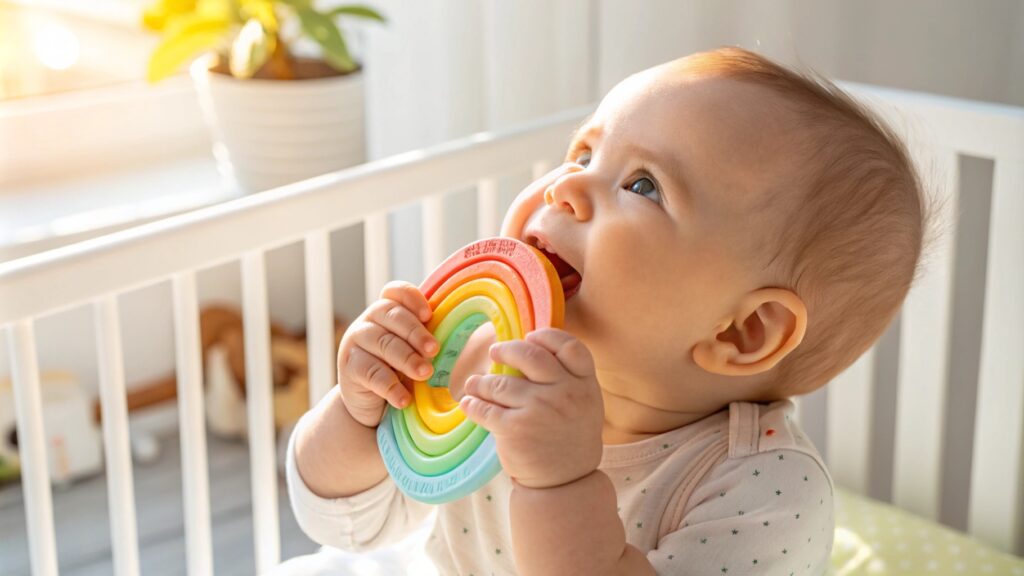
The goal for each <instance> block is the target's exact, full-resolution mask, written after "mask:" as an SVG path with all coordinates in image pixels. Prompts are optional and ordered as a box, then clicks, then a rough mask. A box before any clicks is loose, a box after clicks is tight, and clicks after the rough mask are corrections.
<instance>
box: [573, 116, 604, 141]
mask: <svg viewBox="0 0 1024 576" xmlns="http://www.w3.org/2000/svg"><path fill="white" fill-rule="evenodd" d="M593 118H594V114H593V113H591V114H590V116H587V117H586V118H585V119H584V120H583V122H580V125H579V126H577V127H576V129H575V130H573V131H572V137H571V138H569V143H570V144H572V143H573V142H576V141H577V140H585V139H587V138H589V137H591V136H600V134H601V127H600V126H599V125H597V124H590V121H591V120H592V119H593Z"/></svg>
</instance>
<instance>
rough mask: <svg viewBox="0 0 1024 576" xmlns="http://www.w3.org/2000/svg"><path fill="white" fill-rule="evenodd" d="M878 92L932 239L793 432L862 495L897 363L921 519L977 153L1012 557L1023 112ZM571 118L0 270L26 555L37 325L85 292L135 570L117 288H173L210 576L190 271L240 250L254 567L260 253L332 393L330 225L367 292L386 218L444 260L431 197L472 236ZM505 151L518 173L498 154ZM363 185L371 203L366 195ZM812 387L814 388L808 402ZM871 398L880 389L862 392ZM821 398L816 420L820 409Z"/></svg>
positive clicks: (983, 385) (996, 488) (909, 498)
mask: <svg viewBox="0 0 1024 576" xmlns="http://www.w3.org/2000/svg"><path fill="white" fill-rule="evenodd" d="M846 87H847V88H849V89H850V90H852V91H853V92H854V93H855V94H857V95H858V96H861V97H864V98H866V99H867V100H869V101H871V102H874V103H876V105H877V106H878V107H879V109H880V110H882V111H883V112H884V113H885V114H886V115H887V116H889V117H890V118H891V119H893V121H894V123H895V124H896V125H897V127H898V128H899V129H900V130H901V131H902V132H903V133H904V134H905V135H907V137H908V139H909V141H910V143H911V147H912V149H913V151H914V154H915V155H916V156H917V158H919V159H922V160H923V161H924V162H925V164H926V166H934V170H926V172H927V173H928V174H936V175H938V178H937V179H933V180H932V183H933V184H936V185H937V186H934V185H933V186H932V189H933V190H936V191H937V192H938V193H940V194H941V195H943V197H944V198H945V199H946V200H947V202H946V203H945V204H944V208H943V209H942V219H943V221H944V222H945V228H946V234H945V235H944V236H942V237H941V239H940V241H939V242H937V243H936V244H935V246H934V250H933V253H932V255H931V257H930V259H929V262H928V267H927V273H926V274H925V275H924V276H923V277H922V278H921V280H920V282H919V283H918V284H917V285H916V287H915V288H914V289H913V291H912V293H911V296H910V299H909V300H908V302H907V304H906V306H905V307H904V310H903V313H902V316H901V319H900V322H899V332H898V334H897V336H896V337H895V338H890V339H888V340H883V341H882V342H881V343H880V344H879V345H878V346H876V347H875V348H873V349H872V350H871V351H869V352H868V353H867V354H865V355H864V356H863V357H862V358H861V359H860V360H859V361H858V362H857V363H856V364H855V365H854V366H853V367H851V368H850V369H849V370H848V371H847V372H846V373H844V374H843V375H842V376H841V377H840V378H838V379H837V381H836V382H834V383H833V384H832V385H830V386H829V388H828V393H827V397H820V396H819V400H815V399H814V398H810V399H808V400H806V401H803V402H802V403H801V418H802V419H804V420H805V421H806V422H807V424H806V425H807V426H808V427H809V428H813V423H814V422H818V424H819V425H820V427H821V428H822V430H823V431H824V432H825V436H826V440H825V444H826V445H825V446H824V448H825V452H826V454H827V455H828V457H829V460H830V466H831V468H832V471H833V473H834V476H835V477H836V479H837V481H838V482H839V483H841V484H842V485H844V486H846V487H848V488H850V489H852V490H854V491H859V492H867V491H868V484H869V482H870V478H871V470H872V458H873V451H874V450H873V449H874V447H875V444H877V442H873V441H872V428H873V422H874V421H875V419H874V418H873V415H874V412H875V410H873V406H874V405H875V404H877V402H873V398H875V396H874V395H875V394H877V393H878V390H877V389H876V387H875V380H876V378H875V375H876V372H877V371H876V370H875V366H876V360H877V359H878V358H879V357H881V356H885V355H888V356H889V357H893V358H896V359H897V360H898V363H897V372H896V381H897V397H898V402H897V403H896V408H895V425H894V436H893V438H894V440H893V441H892V445H891V449H892V453H893V466H892V473H891V489H892V501H893V502H894V503H895V504H896V505H898V506H901V507H903V508H906V509H909V510H912V511H914V512H916V513H918V514H920V515H922V516H924V517H926V518H931V519H938V518H939V511H940V503H941V499H942V496H943V490H947V491H948V490H949V489H950V487H949V486H944V484H943V454H944V444H945V442H944V438H945V434H944V429H945V427H946V426H947V424H948V423H947V422H946V414H947V402H948V399H949V398H950V394H949V393H948V388H947V381H948V371H949V370H948V368H949V361H948V360H949V358H948V356H949V352H948V351H949V349H950V341H951V338H952V335H953V334H955V331H956V330H958V329H959V328H960V327H959V326H958V325H957V324H956V323H954V318H955V314H954V310H955V305H956V301H955V298H954V295H955V293H956V290H955V281H954V280H955V278H956V272H957V270H958V266H959V265H960V264H961V263H960V262H957V261H956V260H957V258H956V257H955V256H956V254H957V252H956V245H957V244H956V242H957V238H958V235H957V231H958V225H957V219H956V218H955V217H954V215H955V214H957V212H958V206H959V193H958V190H959V186H958V182H959V179H958V176H957V174H958V165H959V163H958V158H959V157H961V156H963V155H968V156H974V157H980V158H987V159H990V160H993V161H994V172H993V183H992V186H991V210H990V212H989V218H988V227H987V230H988V232H987V251H986V253H985V256H986V263H985V268H984V270H985V273H984V277H985V278H984V283H983V285H984V294H983V314H982V316H983V317H982V319H981V323H980V342H979V343H978V344H977V345H978V346H980V361H979V364H978V366H979V367H978V370H977V374H976V382H977V395H976V410H975V414H976V416H975V422H976V424H975V426H974V428H973V451H972V453H973V458H972V463H971V465H970V468H971V474H970V488H969V515H968V525H967V527H968V531H969V532H970V533H972V534H973V535H976V536H977V537H979V538H981V539H983V540H985V541H987V542H989V543H991V544H993V545H994V546H996V547H997V548H999V549H1002V550H1004V551H1009V552H1015V553H1017V554H1021V553H1024V546H1022V541H1024V534H1022V526H1021V523H1022V518H1024V493H1022V485H1024V224H1022V223H1024V109H1021V108H1013V107H1008V106H1000V105H991V104H981V103H974V102H967V101H963V100H956V99H951V98H944V97H936V96H931V95H925V94H916V93H909V92H903V91H895V90H886V89H879V88H874V87H868V86H859V85H846ZM587 112H588V110H577V111H572V112H568V113H565V114H562V115H559V116H556V117H553V118H549V119H546V120H544V121H542V122H538V123H535V124H531V125H528V126H525V127H523V128H521V129H519V130H516V131H512V132H506V133H501V134H480V135H476V136H473V137H470V138H466V139H463V140H459V141H456V142H452V143H448V144H445V145H442V146H438V147H435V148H432V149H430V150H426V151H417V152H411V153H407V154H403V155H399V156H396V157H392V158H388V159H385V160H382V161H379V162H374V163H370V164H367V165H363V166H359V167H356V168H353V169H349V170H345V171H342V172H338V173H332V174H327V175H324V176H321V177H317V178H313V179H311V180H307V181H304V182H299V183H296V184H293V185H289V186H286V187H283V188H279V189H276V190H271V191H268V192H264V193H261V194H257V195H253V196H248V197H244V198H240V199H238V200H234V201H231V202H227V203H224V204H221V205H217V206H213V207H210V208H207V209H203V210H199V211H196V212H192V213H188V214H183V215H180V216H176V217H173V218H169V219H166V220H162V221H159V222H154V223H151V224H147V225H144V226H140V227H138V228H134V229H131V230H126V231H123V232H119V233H116V234H112V235H109V236H106V237H102V238H98V239H95V240H90V241H87V242H83V243H80V244H76V245H73V246H68V247H65V248H61V249H57V250H53V251H51V252H46V253H43V254H38V255H35V256H31V257H27V258H23V259H20V260H16V261H12V262H7V263H4V264H0V325H2V326H4V327H5V328H6V331H7V338H8V342H9V348H10V357H11V366H12V376H13V381H14V391H15V403H16V412H17V429H18V435H19V438H20V439H21V441H20V446H21V457H22V476H23V486H24V492H25V500H26V510H27V516H28V517H27V525H28V530H29V543H30V550H29V553H30V556H31V565H32V569H33V573H34V574H39V575H51V574H56V573H57V556H56V542H55V531H54V521H53V510H52V500H51V498H52V495H51V490H50V484H49V481H48V475H47V456H46V449H47V448H46V445H45V443H44V435H43V424H42V422H43V416H42V407H41V400H40V392H39V368H38V364H37V355H36V344H35V336H34V330H33V326H34V322H35V320H36V319H38V318H40V317H42V316H46V315H49V314H52V313H54V312H57V311H60V310H64V309H67V308H69V307H72V306H77V305H81V304H83V303H88V304H91V306H92V307H93V309H94V314H95V316H94V317H95V330H96V341H97V346H98V353H99V366H100V377H101V386H100V394H101V403H102V409H103V413H104V415H105V417H104V418H103V439H104V446H105V453H106V466H107V477H108V487H109V488H108V491H109V507H110V530H111V534H112V542H113V555H114V566H115V567H116V572H117V574H119V575H130V574H138V573H139V552H138V539H137V531H136V512H135V504H134V502H135V499H134V490H133V477H132V467H131V456H130V451H129V437H128V426H127V423H128V420H127V410H126V405H125V382H124V369H123V360H124V359H123V356H122V341H121V335H120V328H119V310H118V303H117V297H118V295H119V294H123V293H126V292H129V291H132V290H134V289H137V288H140V287H142V286H145V285H150V284H153V283H156V282H160V281H166V280H168V279H170V280H171V282H172V285H173V299H174V311H175V312H174V314H175V329H176V348H177V358H176V361H177V373H178V375H179V381H178V392H179V394H178V398H179V403H178V410H179V421H180V438H181V445H182V475H183V485H184V491H185V521H186V548H187V566H188V572H189V574H210V573H212V572H213V562H212V544H211V542H212V540H211V525H210V502H209V483H208V480H207V478H208V473H207V448H206V440H205V423H204V411H203V394H202V389H203V383H202V370H201V364H202V359H201V353H200V344H199V327H198V305H197V297H196V272H197V271H198V270H200V269H202V268H205V267H209V266H212V265H214V264H218V263H223V262H227V261H232V260H240V261H241V274H242V283H243V302H244V318H245V352H246V375H247V382H248V383H249V384H248V389H249V393H248V398H247V402H248V419H249V422H250V427H249V430H250V432H249V441H250V446H251V459H250V466H251V475H252V479H253V481H252V492H253V498H252V502H253V506H254V510H253V522H254V534H255V551H256V566H257V570H258V571H259V572H263V571H266V570H267V569H268V568H269V567H271V566H273V565H275V564H276V563H278V562H279V561H280V560H281V558H280V545H279V530H278V515H277V514H278V508H277V505H276V502H277V483H276V471H275V465H274V457H273V453H274V447H273V436H272V435H273V425H272V414H271V374H270V361H269V344H270V342H269V336H268V335H269V321H268V312H267V279H266V274H265V268H264V254H265V253H266V252H267V251H268V250H269V249H272V248H275V247H278V246H282V245H284V244H287V243H291V242H295V241H299V240H301V241H302V242H303V243H304V246H305V267H306V268H305V275H306V278H305V284H306V291H307V293H306V299H307V318H308V324H307V333H308V337H309V342H310V346H309V350H310V358H309V362H310V381H311V397H312V400H313V401H314V402H315V401H316V400H317V399H318V398H320V397H321V396H322V395H323V394H324V393H325V392H326V391H327V389H329V387H330V386H331V384H332V382H333V380H334V376H333V370H334V367H333V366H332V363H331V362H330V360H329V359H330V358H331V357H332V350H331V348H332V347H333V324H332V314H333V313H332V310H333V307H332V296H331V294H332V290H331V273H330V271H331V269H330V262H331V259H330V245H329V243H328V235H329V233H330V232H331V231H333V230H337V229H339V228H343V227H346V226H351V225H356V224H360V223H361V224H362V225H363V231H364V251H365V278H366V282H365V283H366V295H367V299H368V300H369V299H371V298H373V297H374V296H375V295H376V294H377V293H378V292H379V289H380V287H381V286H382V285H383V284H384V283H385V282H386V281H387V280H388V277H389V260H388V252H389V250H388V239H389V230H388V220H387V215H388V212H389V211H391V210H393V209H396V208H398V207H401V206H403V205H407V204H411V203H414V202H420V203H422V208H423V210H422V214H423V238H422V250H423V261H424V268H425V269H428V270H429V269H430V268H431V267H433V266H434V265H436V264H437V263H439V262H440V261H441V260H442V259H443V257H444V256H445V255H446V253H445V250H444V231H445V210H444V208H443V199H444V195H445V194H446V193H447V192H450V191H452V190H454V189H457V188H459V187H465V186H473V185H475V186H476V190H477V192H476V197H477V221H476V230H477V232H478V234H479V236H481V237H483V236H490V235H495V234H496V233H497V232H498V227H499V222H500V209H501V207H500V206H499V204H500V202H499V194H498V178H499V177H501V176H502V175H504V174H507V173H509V172H510V171H512V170H516V169H524V168H526V167H531V168H532V170H533V173H534V174H535V175H539V174H540V173H542V172H543V171H545V170H546V169H547V168H548V167H549V166H551V165H552V164H553V162H555V161H557V159H558V158H560V157H561V155H562V153H563V149H564V147H565V145H566V144H567V141H568V136H569V134H570V133H571V131H572V129H573V128H575V127H576V125H577V124H578V123H579V122H580V120H581V119H582V118H583V117H584V115H585V114H586V113H587ZM510 159H514V160H516V161H521V162H520V164H518V165H512V164H510V162H509V160H510ZM368 190H373V191H377V192H376V193H375V194H373V195H371V194H369V193H368V192H367V191H368ZM821 398H825V399H824V401H821V400H820V399H821ZM876 400H877V399H876ZM823 409H824V412H821V410H823Z"/></svg>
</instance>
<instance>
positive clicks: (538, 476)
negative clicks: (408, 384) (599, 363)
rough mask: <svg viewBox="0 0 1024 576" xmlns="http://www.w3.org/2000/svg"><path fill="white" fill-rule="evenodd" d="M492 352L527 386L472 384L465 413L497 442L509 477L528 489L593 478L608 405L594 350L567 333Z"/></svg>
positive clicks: (549, 333)
mask: <svg viewBox="0 0 1024 576" xmlns="http://www.w3.org/2000/svg"><path fill="white" fill-rule="evenodd" d="M490 352H491V359H492V360H494V361H495V362H498V363H501V364H507V365H509V366H511V367H513V368H516V369H518V370H519V371H520V372H522V373H523V376H524V377H525V378H515V377H512V376H506V375H501V374H487V375H483V376H479V375H474V376H471V377H470V378H469V379H468V380H467V381H466V396H464V397H463V398H462V400H461V401H460V405H461V407H462V410H463V411H465V412H466V416H467V417H468V418H469V419H471V420H473V421H474V422H476V423H477V424H480V425H482V426H483V427H484V428H486V429H487V430H489V431H490V432H491V434H494V437H495V441H496V444H497V450H498V458H499V459H500V460H501V465H502V467H503V468H504V469H505V472H506V473H508V475H509V476H511V477H512V479H514V480H515V481H516V482H518V483H519V484H522V485H523V486H526V487H529V488H547V487H553V486H560V485H562V484H567V483H569V482H572V481H574V480H577V479H579V478H582V477H583V476H586V475H587V474H589V473H591V472H593V471H594V470H595V469H596V468H597V466H598V464H600V462H601V451H602V443H601V429H602V426H603V424H604V401H603V400H602V399H601V389H600V387H599V386H598V384H597V377H596V376H595V369H594V359H593V357H592V356H591V355H590V350H588V349H587V347H586V346H585V345H584V344H583V343H582V342H580V341H579V339H577V338H576V337H575V336H573V335H571V334H569V333H568V332H565V331H564V330H558V329H554V328H545V329H541V330H537V331H535V332H531V333H530V334H527V335H526V338H525V339H524V340H511V341H507V342H499V343H497V344H494V345H493V346H491V350H490Z"/></svg>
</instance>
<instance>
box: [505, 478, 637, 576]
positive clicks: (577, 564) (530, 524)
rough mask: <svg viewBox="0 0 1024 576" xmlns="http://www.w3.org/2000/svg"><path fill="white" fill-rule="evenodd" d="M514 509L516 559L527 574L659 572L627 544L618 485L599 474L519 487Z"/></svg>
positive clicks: (513, 528) (516, 487)
mask: <svg viewBox="0 0 1024 576" xmlns="http://www.w3.org/2000/svg"><path fill="white" fill-rule="evenodd" d="M510 508H511V519H512V540H513V542H515V549H516V561H517V563H518V564H519V567H520V569H521V570H522V573H523V574H525V575H530V576H535V575H540V574H595V575H602V576H603V575H618V574H622V575H630V576H632V575H645V574H646V575H652V574H656V572H655V570H654V568H653V567H652V566H651V563H650V562H649V561H648V560H647V558H646V557H645V556H644V554H643V552H641V551H640V550H639V549H637V548H636V547H635V546H633V545H631V544H628V543H627V542H626V532H625V530H624V529H623V527H622V520H621V519H620V518H619V516H618V513H617V512H616V494H615V487H614V486H613V485H612V482H611V480H610V479H609V478H608V476H607V475H605V473H604V472H601V471H600V470H595V471H594V472H591V473H590V474H588V475H587V476H584V477H583V478H580V479H579V480H576V481H574V482H570V483H568V484H564V485H562V486H557V487H554V488H541V489H533V488H526V487H523V486H521V485H519V484H516V485H515V489H514V490H513V491H512V498H511V503H510Z"/></svg>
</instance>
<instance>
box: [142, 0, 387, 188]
mask: <svg viewBox="0 0 1024 576" xmlns="http://www.w3.org/2000/svg"><path fill="white" fill-rule="evenodd" d="M346 17H351V18H360V19H369V20H376V21H379V22H383V21H384V18H383V17H382V16H381V15H380V14H379V13H378V12H376V11H375V10H373V9H371V8H368V7H366V6H354V5H346V6H336V7H333V8H329V9H318V8H317V7H316V6H315V5H314V3H313V0H157V1H156V2H155V3H153V4H152V5H151V6H149V7H148V8H147V9H146V10H145V12H144V14H143V24H144V25H145V26H146V28H148V29H150V30H153V31H155V32H159V33H160V34H161V35H162V38H161V41H160V43H159V44H158V45H157V47H156V49H155V50H154V51H153V54H152V56H151V58H150V61H149V70H148V78H149V80H150V81H151V82H156V81H159V80H160V79H162V78H165V77H167V76H169V75H171V74H174V73H175V72H177V71H179V70H181V69H182V67H184V66H185V65H186V64H188V63H189V62H191V61H193V60H194V63H193V64H192V66H191V70H190V71H191V74H192V79H193V81H194V83H195V85H196V89H197V92H198V95H199V101H200V105H201V107H202V110H203V115H204V117H205V118H206V122H207V124H208V125H209V127H210V129H211V132H212V137H213V152H214V156H215V157H216V159H217V165H218V169H219V170H220V172H221V174H222V175H223V176H224V177H225V179H226V180H227V182H228V183H229V185H232V186H235V187H236V188H237V189H239V190H240V191H242V192H257V191H260V190H266V189H268V188H273V187H276V186H280V185H283V184H287V183H289V182H295V181H297V180H302V179H305V178H309V177H312V176H316V175H318V174H323V173H326V172H331V171H334V170H338V169H341V168H344V167H346V166H351V165H353V164H358V163H360V162H363V161H364V160H365V154H366V153H365V149H366V146H365V138H364V128H363V118H364V113H363V79H362V74H361V72H360V65H359V64H358V63H357V62H356V61H355V60H354V59H353V57H352V55H351V53H350V52H349V48H348V44H347V43H346V41H345V37H344V35H343V33H342V30H341V29H340V28H339V27H338V23H337V20H338V19H340V18H346ZM303 42H305V43H307V44H308V46H311V47H315V48H318V50H315V52H318V54H312V55H302V54H300V50H297V49H296V48H299V47H300V44H301V43H303ZM197 57H198V59H197Z"/></svg>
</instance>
